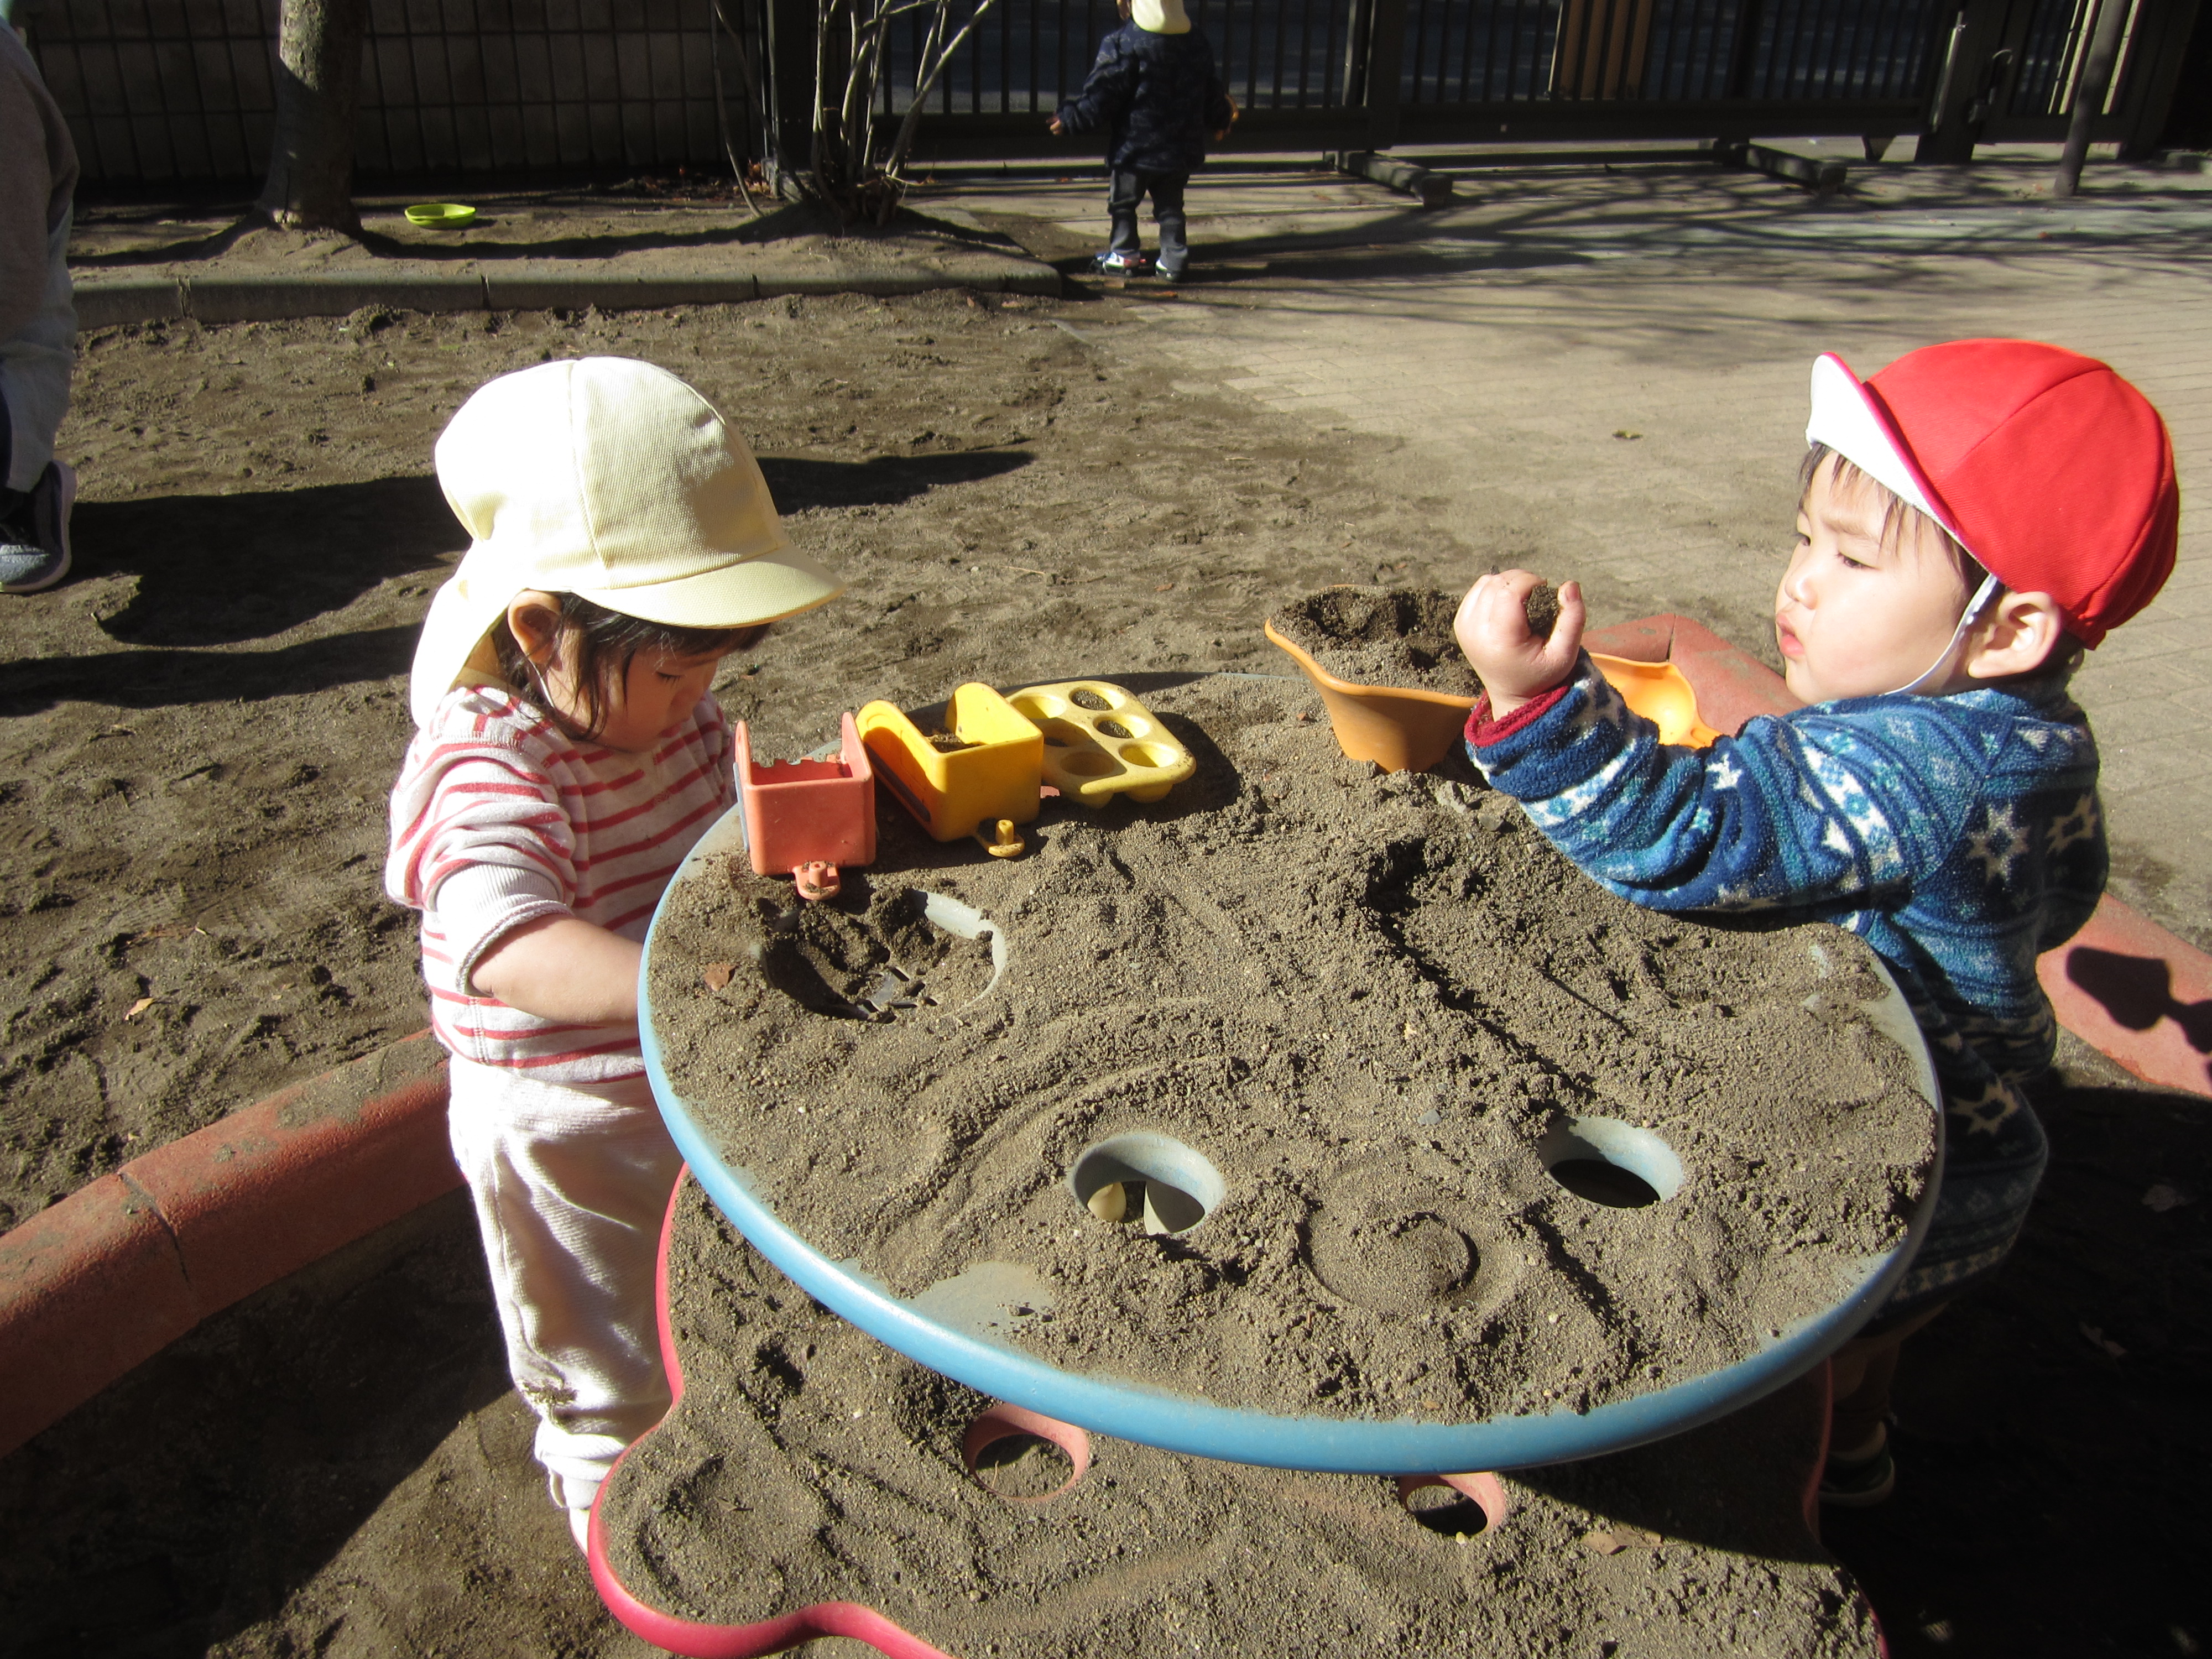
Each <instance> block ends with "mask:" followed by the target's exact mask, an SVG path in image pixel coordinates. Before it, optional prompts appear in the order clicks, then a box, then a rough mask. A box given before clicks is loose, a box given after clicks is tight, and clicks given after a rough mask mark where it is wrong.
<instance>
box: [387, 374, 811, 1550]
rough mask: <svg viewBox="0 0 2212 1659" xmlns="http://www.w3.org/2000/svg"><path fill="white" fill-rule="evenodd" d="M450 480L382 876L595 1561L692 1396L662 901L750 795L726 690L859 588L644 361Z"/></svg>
mask: <svg viewBox="0 0 2212 1659" xmlns="http://www.w3.org/2000/svg"><path fill="white" fill-rule="evenodd" d="M437 465H438V480H439V483H441V484H442V485H443V486H444V488H445V491H446V499H447V501H448V502H450V503H451V504H452V506H453V511H454V513H456V514H457V515H458V516H459V519H460V520H461V522H462V523H463V524H464V525H465V526H467V528H468V530H469V532H470V533H471V536H472V537H473V538H475V539H474V541H473V543H472V544H471V546H470V549H469V551H468V553H467V556H465V557H464V558H463V559H462V561H461V563H460V567H459V569H457V570H456V571H455V572H454V573H453V579H452V580H450V581H448V582H447V584H446V585H445V586H444V587H443V588H441V590H440V591H439V592H438V595H437V597H436V599H434V600H433V601H432V604H431V606H430V614H429V617H428V620H427V621H426V622H425V623H424V624H423V629H422V640H421V642H420V644H419V645H418V646H417V647H416V654H415V671H414V677H413V684H412V687H411V691H410V706H411V708H412V711H413V714H414V716H415V722H416V726H417V727H418V728H419V730H418V731H417V732H416V737H415V740H414V742H413V744H411V745H410V747H409V749H408V750H407V757H406V761H405V763H404V765H403V767H402V768H401V770H400V775H399V781H398V784H397V785H395V786H394V787H393V789H392V852H391V858H390V861H389V862H388V863H387V865H386V869H385V884H386V888H387V890H389V891H390V893H391V895H392V897H393V898H394V899H396V900H398V902H400V903H402V904H405V905H409V906H411V907H412V908H416V909H418V910H420V911H422V973H423V978H424V979H425V980H426V981H428V985H429V990H430V1015H431V1024H432V1027H433V1029H434V1030H435V1031H436V1033H437V1036H438V1039H439V1041H440V1042H442V1043H443V1044H444V1045H445V1047H446V1048H447V1050H448V1051H449V1053H450V1054H451V1055H452V1062H451V1072H450V1074H451V1078H452V1105H451V1109H450V1121H451V1129H452V1134H453V1155H454V1158H455V1159H456V1160H457V1161H458V1162H459V1164H460V1166H461V1170H462V1173H463V1174H464V1175H465V1176H466V1177H467V1179H468V1183H469V1187H470V1189H471V1192H472V1193H473V1194H475V1197H476V1208H477V1220H478V1223H479V1225H480V1226H481V1228H482V1230H483V1241H484V1254H485V1255H486V1257H487V1258H488V1260H489V1263H490V1267H491V1277H492V1283H493V1287H494V1291H495V1295H496V1297H497V1300H498V1304H499V1310H500V1322H501V1327H502V1328H503V1330H504V1333H505V1335H506V1339H507V1363H508V1365H509V1367H510V1369H511V1370H512V1371H513V1376H514V1383H515V1386H516V1388H517V1389H520V1391H521V1393H522V1396H523V1398H524V1399H525V1400H526V1401H529V1402H530V1404H531V1407H532V1409H533V1410H535V1411H536V1412H537V1413H538V1419H539V1422H538V1439H537V1453H538V1461H539V1462H541V1463H543V1464H544V1467H545V1470H546V1474H547V1477H548V1480H549V1481H550V1486H551V1490H552V1493H553V1498H554V1501H555V1503H556V1504H558V1505H560V1506H561V1507H562V1509H564V1510H567V1512H568V1520H569V1525H570V1527H571V1529H572V1530H573V1531H574V1534H575V1537H576V1541H577V1543H578V1545H579V1546H582V1545H583V1543H584V1542H585V1540H586V1528H587V1526H588V1519H589V1516H590V1510H591V1504H592V1499H593V1498H594V1497H595V1495H596V1494H597V1492H598V1491H599V1482H600V1480H601V1479H602V1478H603V1477H604V1476H605V1474H606V1472H607V1470H608V1469H609V1468H611V1467H612V1465H613V1463H614V1461H615V1459H616V1458H617V1456H618V1455H620V1454H621V1452H622V1450H623V1448H624V1447H625V1446H627V1445H628V1444H629V1443H630V1442H631V1441H632V1440H634V1439H635V1438H636V1437H637V1436H638V1435H640V1434H641V1433H642V1432H644V1431H646V1430H647V1429H648V1428H650V1427H651V1426H652V1425H653V1424H654V1423H655V1422H656V1421H658V1420H659V1417H660V1415H661V1413H663V1412H664V1411H665V1410H666V1408H667V1406H668V1401H669V1394H668V1384H667V1381H666V1379H665V1376H663V1375H662V1371H661V1365H660V1358H659V1345H658V1342H657V1340H656V1338H655V1331H654V1312H653V1267H654V1254H655V1248H656V1245H657V1243H658V1240H659V1230H660V1222H661V1218H662V1214H663V1212H665V1210H666V1208H667V1205H668V1196H669V1193H670V1190H671V1188H672V1187H673V1186H674V1184H675V1180H676V1174H677V1170H678V1166H679V1164H680V1163H681V1159H680V1158H679V1157H678V1153H677V1151H676V1148H675V1146H674V1145H673V1144H672V1143H671V1141H670V1140H669V1139H668V1134H667V1132H666V1130H665V1129H664V1128H663V1127H662V1126H661V1121H660V1116H659V1112H658V1110H657V1109H655V1107H654V1105H653V1097H652V1092H651V1090H650V1088H649V1087H648V1085H647V1081H646V1077H645V1064H644V1060H643V1058H642V1056H641V1053H640V1050H639V1045H638V1030H637V980H638V964H639V960H640V957H641V941H642V940H643V939H644V937H645V930H646V926H647V922H648V921H650V920H651V919H652V916H653V908H654V905H655V904H656V903H657V902H658V901H659V897H660V894H661V890H663V889H664V888H665V886H666V885H667V884H668V880H669V878H670V877H671V875H672V874H674V872H675V870H676V866H678V864H679V863H680V862H682V860H683V858H684V854H685V853H686V852H687V851H688V850H689V849H690V847H691V845H692V843H693V842H696V840H697V839H698V838H699V836H701V835H702V833H703V832H704V831H705V830H706V829H707V828H708V826H709V825H710V824H712V823H714V820H715V818H716V817H719V816H720V814H721V813H722V812H723V811H725V810H726V808H728V806H729V805H731V803H732V800H733V799H734V798H735V794H736V781H735V778H734V775H733V774H732V750H731V738H730V732H729V727H728V725H727V723H726V721H725V720H724V719H723V717H722V711H721V709H720V708H719V707H717V706H716V704H715V702H714V698H713V697H712V696H709V695H708V685H709V684H710V683H711V682H712V680H713V678H714V671H715V669H716V667H717V665H719V664H720V661H721V659H722V658H723V656H724V655H725V654H726V653H729V652H731V651H734V650H743V649H746V648H748V647H750V646H751V645H753V644H754V643H756V642H757V641H758V640H759V638H760V636H761V635H763V633H764V632H765V631H766V629H767V627H768V625H769V623H774V622H775V621H777V620H779V619H780V618H782V617H789V616H793V615H794V614H796V613H797V612H799V611H806V610H810V609H811V608H812V607H814V606H816V605H821V604H823V603H825V602H826V601H828V600H829V599H833V598H835V597H836V594H837V593H838V592H839V591H840V586H839V584H838V582H837V581H836V579H835V578H834V577H833V576H831V575H830V574H829V572H828V571H826V570H824V569H823V568H822V567H821V566H820V565H818V564H817V563H816V562H814V561H813V560H811V559H810V558H808V557H806V556H805V555H804V554H801V553H799V552H797V551H795V550H793V548H792V547H791V545H790V543H789V541H788V540H787V538H786V537H785V535H784V532H783V527H782V526H781V524H780V523H779V522H778V521H777V519H776V513H775V504H774V502H772V501H770V500H769V493H768V485H767V483H766V482H765V481H764V480H763V478H762V477H761V474H760V468H759V467H758V465H756V464H755V462H754V460H753V458H752V455H751V454H750V452H749V451H748V450H747V449H746V447H745V446H744V441H743V440H741V439H740V438H738V436H737V435H736V434H734V433H732V431H730V430H729V428H727V427H726V426H725V425H724V424H723V422H722V419H721V417H720V416H719V415H717V414H716V413H715V412H714V409H713V408H712V407H711V406H710V405H709V404H708V403H707V401H706V400H705V399H704V398H702V397H700V395H699V394H698V393H697V392H694V391H693V390H692V389H691V388H690V386H686V385H685V384H684V382H683V381H681V380H678V379H677V378H676V377H675V376H674V375H672V374H669V373H667V372H666V371H665V370H664V369H659V368H654V367H653V365H651V364H649V363H642V362H631V361H629V360H628V359H624V358H618V357H587V358H584V359H582V360H580V361H578V362H556V363H545V364H541V365H540V366H538V368H528V369H524V370H522V371H521V372H520V373H518V374H507V375H503V376H501V378H500V379H498V380H493V381H491V382H490V383H489V384H488V385H486V386H483V387H481V388H480V389H479V390H478V391H477V392H476V394H475V395H474V396H473V397H471V398H470V399H469V400H468V402H467V403H465V404H463V405H462V406H461V408H460V410H459V413H457V414H456V415H455V416H453V422H452V424H451V425H449V426H448V427H447V428H446V430H445V432H444V434H443V435H441V437H440V438H439V440H438V446H437Z"/></svg>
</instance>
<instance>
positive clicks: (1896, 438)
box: [1805, 340, 2181, 646]
mask: <svg viewBox="0 0 2212 1659" xmlns="http://www.w3.org/2000/svg"><path fill="white" fill-rule="evenodd" d="M1805 439H1806V441H1807V442H1808V443H1815V444H1826V446H1828V447H1830V448H1831V449H1832V450H1834V451H1835V452H1836V453H1838V454H1839V455H1842V456H1843V457H1844V459H1847V460H1849V461H1850V462H1851V463H1852V464H1853V465H1856V466H1857V467H1858V468H1859V469H1860V470H1861V471H1863V472H1865V473H1867V474H1868V475H1869V477H1873V478H1875V480H1876V481H1877V482H1879V483H1882V484H1884V485H1886V486H1887V487H1888V488H1889V489H1891V490H1893V492H1895V493H1896V494H1897V495H1899V497H1900V498H1902V499H1903V500H1904V501H1907V502H1908V503H1910V504H1911V505H1912V506H1913V507H1918V508H1919V509H1920V510H1921V511H1923V512H1924V513H1927V514H1928V515H1929V517H1930V518H1932V519H1934V520H1936V523H1938V524H1940V525H1942V526H1943V528H1944V529H1945V530H1947V531H1948V532H1950V533H1951V535H1952V536H1953V537H1954V538H1956V539H1957V541H1958V543H1959V544H1960V546H1962V547H1964V548H1965V549H1966V551H1967V552H1969V553H1971V554H1972V556H1974V557H1975V558H1976V559H1978V560H1979V561H1980V562H1981V563H1982V565H1983V567H1984V568H1986V569H1987V570H1989V571H1990V574H1993V575H1994V576H1996V578H1997V580H2000V581H2002V583H2003V584H2004V585H2005V586H2007V587H2008V588H2011V589H2012V590H2013V591H2014V592H2042V593H2048V594H2050V595H2051V598H2052V599H2053V600H2054V601H2056V603H2057V606H2058V609H2059V611H2060V613H2061V614H2062V615H2063V617H2065V619H2066V625H2067V629H2068V630H2069V632H2070V633H2072V634H2073V635H2075V637H2076V638H2078V639H2080V640H2081V642H2082V643H2083V644H2085V645H2090V646H2093V645H2096V644H2097V643H2098V642H2099V641H2101V640H2102V639H2103V638H2104V637H2105V635H2106V634H2107V633H2108V632H2110V631H2111V630H2112V629H2114V628H2117V627H2118V626H2119V624H2120V623H2124V622H2125V621H2126V620H2127V619H2128V618H2129V617H2132V616H2134V615H2135V614H2136V612H2137V611H2141V610H2142V608H2143V607H2144V606H2145V605H2148V604H2149V603H2150V602H2151V600H2152V599H2154V598H2155V597H2156V596H2157V593H2158V590H2159V589H2160V586H2163V585H2164V584H2165V581H2166V577H2167V576H2168V575H2169V574H2171V573H2172V569H2173V558H2174V550H2175V545H2176V542H2177V539H2178V532H2179V524H2180V514H2181V493H2180V490H2179V487H2178V486H2177V484H2176V483H2175V481H2174V467H2173V441H2172V438H2171V437H2169V436H2168V435H2167V433H2166V422H2164V421H2162V420H2160V418H2159V414H2158V410H2155V409H2154V408H2153V407H2151V404H2150V400H2149V399H2148V398H2145V397H2144V396H2143V395H2142V392H2138V391H2136V389H2135V387H2134V386H2130V385H2129V384H2128V382H2127V381H2125V380H2122V379H2121V378H2120V377H2119V376H2118V374H2114V373H2113V372H2112V369H2111V368H2108V367H2106V365H2105V364H2103V363H2100V362H2098V361H2097V360H2096V359H2095V358H2093V357H2084V356H2081V354H2080V353H2078V352H2073V351H2068V350H2065V349H2063V348H2061V347H2058V346H2052V345H2042V344H2039V343H2035V342H2033V341H2029V340H1956V341H1953V342H1951V343H1948V344H1947V345H1936V346H1927V347H1923V349H1920V350H1918V351H1913V352H1908V353H1906V354H1905V356H1902V357H1900V358H1899V359H1898V360H1897V361H1896V362H1893V363H1892V364H1890V366H1889V367H1888V368H1885V369H1883V370H1882V371H1881V373H1880V374H1876V375H1875V376H1874V377H1873V378H1872V379H1870V380H1860V379H1859V378H1858V377H1857V375H1856V374H1852V373H1851V371H1850V368H1849V367H1848V366H1847V365H1846V364H1845V363H1844V360H1843V359H1842V358H1840V357H1838V356H1833V355H1832V354H1827V355H1823V356H1820V358H1818V359H1817V360H1815V362H1814V364H1813V413H1812V418H1811V419H1810V420H1809V421H1808V422H1807V424H1806V428H1805Z"/></svg>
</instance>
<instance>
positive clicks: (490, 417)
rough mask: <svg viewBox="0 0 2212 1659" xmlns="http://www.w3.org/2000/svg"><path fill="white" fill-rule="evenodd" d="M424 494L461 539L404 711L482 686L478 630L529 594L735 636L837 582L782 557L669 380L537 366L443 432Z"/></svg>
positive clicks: (736, 467) (749, 463) (578, 364)
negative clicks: (430, 491)
mask: <svg viewBox="0 0 2212 1659" xmlns="http://www.w3.org/2000/svg"><path fill="white" fill-rule="evenodd" d="M437 463H438V482H439V483H440V484H441V485H442V486H443V487H444V489H445V491H446V500H447V502H448V503H449V504H450V505H451V506H452V507H453V513H454V515H455V516H456V517H457V518H459V520H460V521H461V523H462V524H463V525H464V526H466V527H467V530H468V532H469V534H470V535H471V536H472V537H473V538H475V539H474V541H473V542H472V543H471V544H470V547H469V550H468V553H467V555H466V556H465V557H464V558H463V559H462V560H461V563H460V568H459V569H457V570H456V571H454V573H453V579H452V580H450V581H448V582H447V584H446V585H445V586H443V587H441V588H440V589H439V590H438V594H437V597H436V598H435V599H433V600H432V601H431V602H430V614H429V616H428V617H427V618H426V619H425V620H424V622H423V623H422V640H421V641H420V642H419V643H418V644H417V645H416V647H415V672H414V677H413V679H412V680H411V682H410V688H409V696H408V702H409V706H410V708H411V709H412V711H413V713H414V716H415V723H416V725H417V726H427V725H428V723H429V720H430V716H431V714H433V712H434V711H435V709H436V708H437V707H438V704H439V702H441V700H442V699H443V698H444V696H445V695H446V693H447V692H448V691H450V690H453V687H454V686H456V685H458V684H466V683H470V682H475V681H483V680H489V681H493V682H496V681H497V680H498V679H499V678H500V676H499V667H498V659H497V658H496V657H495V655H494V654H493V652H492V647H491V641H490V639H489V634H490V630H491V628H492V624H493V623H496V622H497V621H498V620H499V619H500V617H502V616H504V615H505V614H506V612H507V606H508V605H509V604H511V603H512V602H513V599H514V596H515V595H516V594H518V593H520V592H525V591H526V590H528V589H531V588H542V589H544V590H545V591H546V592H553V593H575V594H579V595H580V596H581V597H583V598H584V599H589V600H591V601H592V603H594V604H596V605H605V607H606V608H607V609H608V610H610V611H621V612H622V613H623V615H625V616H630V617H643V618H644V619H645V620H646V621H647V622H657V623H668V624H670V625H671V626H673V627H678V628H746V627H750V626H752V625H753V624H755V623H768V622H775V621H776V620H778V619H779V618H781V617H790V616H795V615H796V614H798V613H799V611H811V610H812V609H813V608H814V607H815V606H816V605H823V604H826V603H828V602H829V600H831V599H836V597H837V595H838V594H839V593H841V592H843V591H844V584H843V583H842V582H840V581H839V580H837V579H836V577H835V576H833V575H832V574H830V573H829V571H828V570H826V569H824V568H823V567H822V566H821V565H819V564H817V563H816V562H814V561H813V560H812V559H810V558H808V557H807V556H805V554H803V553H799V552H797V551H794V550H793V548H792V545H791V542H790V538H788V537H787V536H786V535H785V534H784V533H783V526H782V524H781V522H780V521H779V520H777V518H776V516H775V501H773V500H771V499H770V498H769V493H768V481H767V480H766V479H764V478H763V477H761V471H760V466H759V464H758V463H757V462H756V461H755V460H754V459H753V457H752V452H751V451H750V450H749V449H747V448H746V447H745V443H744V439H742V438H740V437H738V435H737V434H736V433H734V432H732V431H731V430H730V429H729V428H728V427H726V425H724V424H723V422H722V417H721V416H720V415H718V414H716V413H715V412H714V406H713V405H712V404H709V403H708V401H707V400H706V399H705V398H702V397H701V396H700V395H699V394H698V393H697V392H694V391H693V390H692V389H691V388H690V386H686V385H684V382H683V381H681V380H678V379H677V378H676V376H674V375H673V374H670V373H669V372H668V371H667V370H666V369H665V368H654V367H653V365H652V364H651V363H641V362H636V361H635V360H634V359H631V358H628V357H583V358H579V359H577V360H576V361H574V362H559V363H540V364H538V366H537V367H536V368H526V369H522V370H520V371H519V372H518V373H515V374H502V375H501V376H500V377H499V379H497V380H492V381H489V382H488V383H487V384H485V385H483V386H479V387H477V391H476V393H475V395H474V396H472V397H471V398H470V399H469V400H468V401H467V402H466V403H465V404H462V405H461V407H460V409H459V411H458V412H457V413H456V414H455V415H454V416H453V421H452V422H451V423H450V424H448V425H447V428H446V429H445V431H444V432H443V433H442V434H441V435H440V436H439V439H438V446H437Z"/></svg>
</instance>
